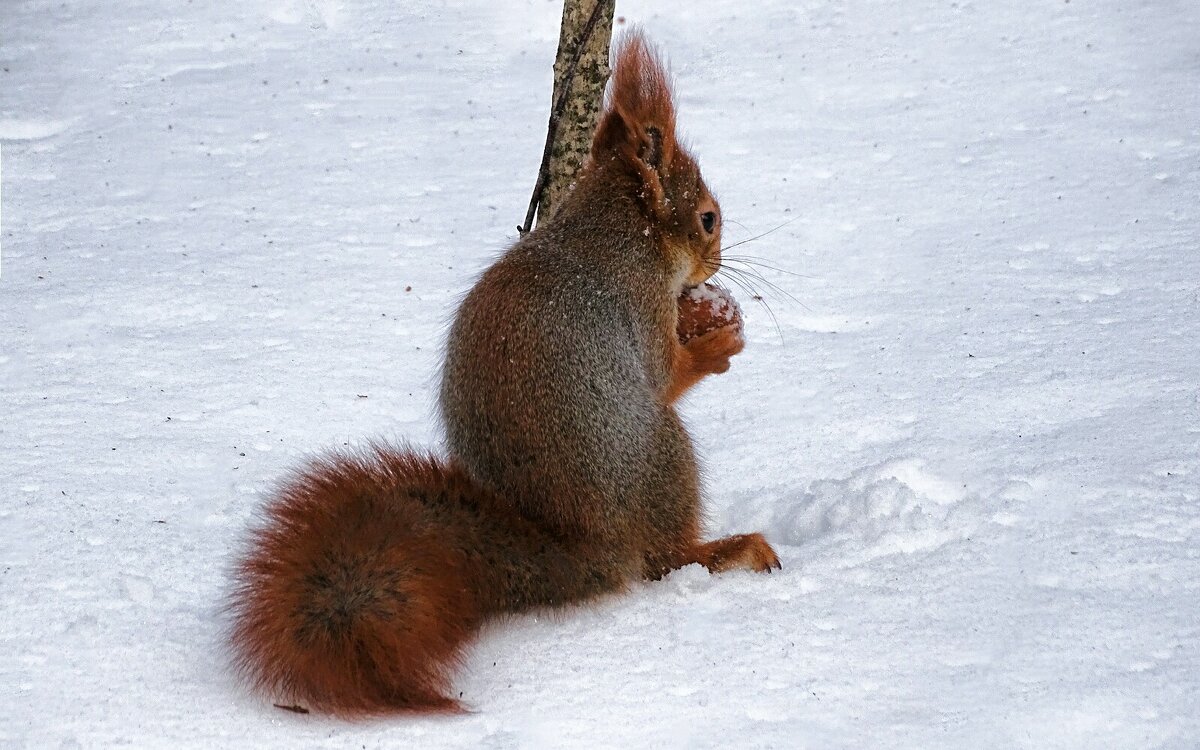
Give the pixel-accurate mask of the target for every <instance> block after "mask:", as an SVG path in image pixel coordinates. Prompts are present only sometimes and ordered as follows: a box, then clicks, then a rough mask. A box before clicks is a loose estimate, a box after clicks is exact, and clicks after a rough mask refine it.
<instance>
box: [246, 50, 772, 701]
mask: <svg viewBox="0 0 1200 750" xmlns="http://www.w3.org/2000/svg"><path fill="white" fill-rule="evenodd" d="M719 211H720V209H719V207H718V205H717V203H716V200H715V199H714V198H713V197H712V195H711V193H710V192H709V191H708V188H707V187H706V186H705V184H704V181H703V179H701V177H700V171H699V167H698V166H697V165H696V162H695V160H694V159H693V158H692V156H691V155H690V154H689V153H688V152H687V151H686V149H684V148H683V146H682V145H681V144H679V142H678V141H677V139H676V134H675V110H674V105H673V103H672V100H671V92H670V87H669V85H668V82H667V76H666V73H665V71H664V68H663V66H662V64H661V63H660V62H659V60H658V59H657V57H656V56H655V55H654V53H653V52H652V50H651V49H650V47H649V46H648V45H647V44H646V42H645V41H644V40H643V39H642V37H641V36H640V35H639V34H636V33H634V34H631V35H629V36H627V37H626V38H625V40H624V43H623V44H622V45H621V46H620V48H619V51H618V53H617V55H616V64H615V68H614V74H613V82H612V88H611V89H610V95H609V100H608V105H607V107H606V111H605V114H604V115H603V116H602V118H601V122H600V124H599V126H598V127H597V130H596V135H595V138H594V142H593V146H592V154H591V158H590V160H589V162H588V164H587V165H586V166H585V168H584V169H583V171H582V173H581V174H580V177H579V179H578V182H577V184H576V185H575V187H574V189H573V190H572V191H571V192H570V194H569V195H568V196H567V197H566V199H565V200H564V201H563V203H562V205H561V206H560V207H559V208H558V210H557V211H556V212H555V214H554V216H553V218H552V219H551V220H550V221H548V222H547V223H546V224H545V225H543V226H539V227H538V229H536V230H535V231H534V232H532V233H530V234H529V235H527V236H526V237H525V238H524V239H522V240H521V241H520V242H519V243H517V245H515V246H514V247H513V248H511V249H510V250H509V251H508V252H507V253H506V254H505V255H504V256H503V257H502V258H501V259H500V260H499V261H497V263H496V264H495V265H493V266H492V267H491V268H490V269H489V270H488V271H487V272H486V273H485V274H484V275H483V277H482V278H481V279H480V280H479V282H478V283H477V284H476V285H475V288H474V289H473V290H472V291H471V293H470V294H469V295H468V296H467V298H466V299H465V300H464V302H463V304H462V306H461V308H460V309H459V312H458V315H457V317H456V320H455V323H454V327H453V329H452V331H451V333H450V337H449V341H448V345H447V352H446V358H445V363H444V369H443V373H442V376H443V377H442V388H441V393H440V406H441V412H442V416H443V419H444V421H445V423H446V432H447V437H448V440H449V447H450V453H451V456H452V460H451V461H450V462H448V463H447V462H439V461H437V460H435V459H432V458H428V457H423V456H419V455H415V454H413V453H412V452H410V451H407V450H404V449H391V448H386V447H376V448H374V449H373V450H372V451H371V452H370V453H368V454H365V455H340V456H333V457H330V458H326V459H322V460H318V461H315V462H314V463H313V464H311V465H310V466H309V467H308V468H307V469H306V470H304V471H302V472H300V473H299V474H297V475H296V476H294V477H293V478H292V479H291V480H290V481H289V482H288V483H286V484H285V485H283V487H282V488H281V489H280V490H279V491H278V493H277V494H276V495H275V497H274V498H273V500H272V501H271V502H270V503H269V504H268V506H267V509H266V517H265V519H264V523H263V524H262V525H261V526H260V527H259V529H258V530H257V531H256V532H254V535H253V538H252V540H251V544H250V548H249V551H248V553H247V555H246V557H245V559H244V561H243V562H242V564H241V566H240V567H239V569H238V573H237V581H238V588H237V590H236V591H235V593H234V596H233V600H232V610H233V614H234V621H235V626H234V631H233V634H232V643H233V646H234V650H235V655H236V658H237V660H238V664H239V665H240V667H241V669H242V671H243V673H244V674H245V675H246V676H247V677H248V678H249V679H250V680H251V681H252V682H253V683H254V684H255V685H257V686H259V687H260V688H262V689H264V690H267V691H270V692H273V693H275V694H278V695H281V696H282V697H284V698H285V699H286V700H291V701H296V702H299V703H301V704H307V705H308V706H310V707H312V708H316V709H320V710H324V711H328V712H332V713H336V714H340V715H344V716H360V715H369V714H379V713H386V712H391V711H400V710H414V709H416V710H432V711H455V710H459V704H458V703H457V701H455V700H454V699H452V698H450V697H448V695H447V693H448V691H449V690H448V689H449V675H450V672H451V669H452V667H453V666H454V664H455V662H456V661H457V660H458V659H459V658H460V656H461V654H462V652H463V648H464V646H465V645H466V644H467V643H468V642H469V640H470V638H471V637H472V636H473V634H474V633H475V631H476V630H477V629H478V627H479V626H480V624H481V623H483V622H484V621H486V620H488V619H491V618H495V617H497V616H500V615H503V614H505V613H517V612H522V611H526V610H528V609H530V608H534V607H546V606H557V605H562V604H565V603H570V602H580V601H586V600H589V599H593V598H595V597H597V596H600V595H603V594H605V593H610V592H616V591H620V590H621V589H623V588H624V587H626V586H627V585H628V583H629V582H631V581H634V580H638V579H643V578H656V577H659V576H661V575H663V574H664V573H666V572H668V571H669V570H671V569H673V568H676V567H679V566H681V565H686V564H689V563H693V562H698V563H701V564H703V565H706V566H707V567H708V568H709V569H710V570H712V571H714V572H716V571H723V570H728V569H731V568H737V567H742V568H749V569H751V570H758V571H769V570H770V569H771V568H776V567H778V566H779V561H778V559H777V558H776V556H775V553H774V552H773V551H772V550H771V548H770V545H768V544H767V543H766V541H765V540H764V539H763V538H762V536H761V535H758V534H750V535H745V536H737V537H730V538H728V539H723V540H718V541H715V542H708V543H704V542H702V541H701V537H700V535H701V509H700V481H699V475H698V470H697V465H696V459H695V456H694V453H693V450H692V444H691V440H690V438H689V437H688V434H687V432H686V430H685V429H684V427H683V424H682V423H681V422H680V420H679V417H678V415H677V414H676V412H675V409H674V406H673V404H674V402H675V400H676V399H677V398H678V397H679V396H680V395H681V394H682V393H683V392H684V391H686V390H687V389H688V388H690V387H691V386H692V385H694V384H695V383H696V382H697V381H699V380H700V379H701V378H702V377H704V376H705V375H707V374H709V373H714V372H724V371H725V370H726V369H728V367H729V358H730V357H731V356H733V355H734V354H736V353H737V352H738V351H740V350H741V347H742V338H741V329H740V326H726V327H724V328H719V329H717V330H714V331H711V332H709V333H706V334H704V335H702V336H698V337H696V338H694V339H690V340H689V341H688V342H687V343H686V344H681V343H680V341H679V339H678V337H677V336H676V327H677V299H678V297H679V294H680V292H681V290H682V289H683V288H684V286H686V285H694V284H697V283H700V282H702V281H703V280H704V279H706V278H707V277H708V276H710V275H711V274H712V272H713V271H714V270H716V268H717V265H718V264H719V259H720V223H719Z"/></svg>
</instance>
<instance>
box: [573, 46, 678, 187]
mask: <svg viewBox="0 0 1200 750" xmlns="http://www.w3.org/2000/svg"><path fill="white" fill-rule="evenodd" d="M612 67H613V72H612V78H611V79H610V81H609V88H608V97H607V101H606V103H605V107H604V114H603V115H601V117H600V124H599V125H597V126H596V135H595V137H593V139H592V158H593V159H595V160H596V161H602V160H603V159H604V158H605V157H606V156H613V155H615V156H618V157H620V158H622V159H624V160H625V161H627V162H629V163H630V165H631V166H633V167H634V168H635V169H636V170H637V171H638V172H640V173H642V176H643V178H644V179H645V181H646V182H647V183H651V184H649V185H647V186H648V187H650V188H651V189H652V191H653V192H655V193H658V194H661V191H662V185H661V183H662V178H663V176H665V174H666V173H667V172H668V171H669V170H670V167H671V163H672V161H673V160H674V158H675V152H676V143H675V103H674V101H673V99H672V95H671V84H670V82H669V80H668V78H667V72H666V69H665V67H664V66H663V63H662V60H661V59H660V58H659V56H658V54H657V53H656V52H655V50H654V48H653V47H651V46H650V43H649V42H647V41H646V39H645V37H644V36H642V33H641V31H640V30H639V29H636V28H635V29H632V30H630V31H629V32H627V33H626V34H625V35H624V36H623V37H621V39H620V40H619V41H618V42H617V46H616V50H615V52H614V54H613V66H612Z"/></svg>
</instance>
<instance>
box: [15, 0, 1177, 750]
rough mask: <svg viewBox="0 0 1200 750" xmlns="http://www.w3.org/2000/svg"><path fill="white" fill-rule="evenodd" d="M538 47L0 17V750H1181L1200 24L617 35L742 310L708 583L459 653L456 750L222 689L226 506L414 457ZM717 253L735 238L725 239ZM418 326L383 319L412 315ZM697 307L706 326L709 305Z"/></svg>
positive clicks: (1046, 20)
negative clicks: (739, 256)
mask: <svg viewBox="0 0 1200 750" xmlns="http://www.w3.org/2000/svg"><path fill="white" fill-rule="evenodd" d="M558 12H559V6H558V5H557V4H556V3H551V2H547V1H546V0H514V1H513V2H507V3H487V2H481V1H480V0H471V1H469V2H463V3H449V4H447V3H435V2H423V1H417V0H413V2H405V3H396V2H382V1H381V0H362V2H354V3H349V2H336V1H333V0H325V1H322V2H299V1H298V0H288V1H286V2H281V1H277V0H252V2H247V3H240V4H236V5H228V4H214V3H188V4H174V5H171V6H170V7H166V6H162V5H160V4H156V3H150V2H145V1H143V0H134V1H133V2H129V3H99V2H91V3H71V4H60V3H57V2H44V1H42V0H14V1H13V2H9V3H7V4H6V7H5V11H4V14H3V18H2V20H0V32H2V35H3V39H4V43H3V45H0V145H2V146H3V156H4V159H3V230H2V232H3V233H2V235H0V240H2V242H3V277H2V278H0V331H3V333H2V334H0V382H2V383H3V387H2V388H0V414H3V416H4V418H3V420H0V480H2V482H0V487H2V488H3V503H2V504H0V540H2V544H0V570H2V575H0V597H2V599H0V606H2V608H3V611H4V618H3V621H2V622H0V652H2V653H4V654H5V655H6V656H7V658H5V659H4V660H3V662H2V663H0V716H3V717H4V718H3V720H0V745H2V746H4V747H35V748H43V747H109V746H114V745H121V744H126V745H132V746H135V747H146V748H151V747H172V748H178V747H228V746H250V747H258V746H279V747H295V746H304V747H331V748H332V747H356V748H357V747H363V746H366V747H377V746H382V745H385V744H386V745H389V746H392V745H395V746H417V747H491V748H509V747H589V748H591V747H779V748H794V747H814V748H832V747H864V746H867V747H880V748H886V747H897V748H911V747H955V748H957V747H1030V748H1059V747H1061V748H1093V747H1105V748H1148V747H1165V748H1190V747H1195V746H1196V745H1197V743H1200V719H1198V717H1200V648H1198V646H1197V643H1198V641H1200V605H1197V601H1198V600H1200V590H1198V589H1200V357H1198V356H1197V352H1198V351H1200V350H1198V344H1197V339H1198V337H1200V324H1198V322H1197V321H1198V320H1200V253H1198V252H1197V239H1198V237H1200V231H1198V229H1200V221H1198V219H1200V213H1198V211H1200V209H1198V206H1197V196H1200V85H1198V84H1200V63H1198V59H1197V56H1196V46H1195V43H1196V39H1197V38H1200V6H1198V5H1196V4H1195V3H1193V2H1188V1H1186V0H1162V1H1160V2H1155V3H1128V2H1120V1H1119V0H1093V1H1092V2H1083V1H1082V0H1073V1H1071V2H1061V1H1059V0H1055V1H1054V2H1051V1H1049V0H1046V1H1042V2H1032V1H1030V0H1019V1H1018V2H1013V3H985V2H978V0H913V1H912V2H907V3H891V2H883V1H882V0H869V1H868V2H862V3H847V2H838V1H836V0H835V1H833V2H828V1H823V2H802V3H790V2H782V1H781V0H765V1H764V2H761V3H756V4H754V5H753V6H747V5H746V4H745V3H742V2H734V0H710V1H708V0H706V1H705V2H699V3H693V4H689V6H688V8H687V9H686V11H679V10H675V9H666V7H665V6H663V5H662V4H658V3H653V2H649V1H648V0H636V1H631V2H628V3H626V2H622V3H621V7H620V8H619V10H618V14H619V15H622V16H624V17H626V18H627V19H629V20H630V21H636V22H639V23H642V24H643V25H644V26H645V27H646V29H647V31H648V32H649V34H650V35H651V36H652V37H653V38H654V39H656V40H657V41H658V42H660V43H661V44H663V45H664V47H665V48H666V50H667V52H668V54H669V56H670V57H671V59H672V60H673V65H674V71H675V76H676V79H677V88H678V94H679V99H680V115H679V120H680V123H681V126H682V128H683V130H684V131H685V132H686V134H687V135H688V136H689V141H690V144H691V147H692V149H693V151H694V152H695V153H696V154H697V156H698V157H699V159H700V162H701V164H702V166H703V168H704V171H705V177H706V179H707V181H708V183H709V185H710V186H711V187H712V188H713V189H714V190H715V191H716V192H717V194H718V195H719V197H720V199H721V207H722V216H723V218H724V220H725V223H726V225H725V229H724V235H725V241H726V243H727V244H732V243H733V242H736V241H738V240H739V239H744V238H746V237H750V236H753V235H755V234H759V233H761V232H763V231H766V230H768V229H771V228H773V227H775V226H778V225H780V224H782V223H783V222H785V221H788V220H789V219H793V218H794V217H799V218H797V219H796V220H795V221H793V222H792V223H791V224H788V225H787V226H785V227H783V228H781V229H779V231H777V232H775V233H774V234H772V235H769V236H767V237H764V238H762V239H760V240H758V241H755V242H753V243H750V244H747V245H745V246H743V247H741V248H738V250H739V251H742V250H744V251H745V252H746V253H747V254H752V255H755V256H758V257H761V258H764V259H765V261H764V262H765V263H768V264H769V265H770V266H774V267H778V268H781V269H786V270H788V271H791V272H794V273H796V274H801V276H794V275H789V274H783V273H778V272H776V271H772V270H770V269H765V268H764V269H761V271H762V273H763V274H764V276H765V277H766V279H767V280H768V281H770V282H771V283H772V284H775V285H777V286H779V287H781V288H782V289H783V291H785V292H786V293H787V294H790V295H792V296H794V297H795V298H796V300H797V301H796V302H792V301H790V300H789V299H788V298H787V297H786V296H784V295H783V294H780V293H777V292H774V291H772V290H771V289H770V288H769V287H768V286H767V285H765V284H764V285H761V286H759V287H758V289H759V291H760V292H762V293H763V295H764V297H766V299H767V302H768V303H769V304H770V306H771V312H773V315H774V318H775V319H776V320H777V321H778V327H776V324H775V322H774V321H773V320H772V316H771V314H769V313H768V311H767V310H764V309H762V308H761V307H759V306H758V305H755V304H751V303H750V301H749V300H748V299H747V298H746V296H744V295H742V294H741V293H740V292H739V295H740V296H741V301H742V304H743V307H744V309H745V330H746V335H747V337H748V344H747V347H746V350H745V352H744V353H743V354H741V355H739V356H738V357H737V358H736V359H735V362H734V365H733V368H732V369H731V371H730V372H729V373H728V374H726V375H722V376H720V377H716V378H712V379H711V380H710V381H708V382H706V383H705V384H703V385H701V386H700V387H699V388H698V389H697V390H696V391H695V393H694V394H692V395H691V396H690V397H689V399H688V401H687V404H686V406H685V409H684V410H685V416H686V418H687V419H688V421H689V423H690V424H691V425H692V428H693V433H694V436H695V439H696V442H697V444H698V445H699V447H700V449H701V451H702V453H703V455H704V457H705V459H706V476H707V483H708V488H709V493H708V494H709V497H710V508H711V517H712V524H711V525H712V530H713V533H714V534H716V533H730V532H735V531H738V532H740V531H752V530H761V531H763V532H764V533H765V534H766V535H767V537H768V538H769V539H770V540H771V541H772V542H773V543H775V544H776V545H777V549H778V550H779V552H780V557H781V559H782V561H783V566H784V569H783V570H782V571H781V572H778V573H775V574H773V575H770V576H755V575H751V574H747V573H731V574H726V575H722V576H717V577H712V576H709V575H708V574H707V573H706V572H705V571H703V570H701V569H699V568H694V567H693V568H688V569H684V570H680V571H677V572H676V573H674V574H672V575H671V576H669V577H668V578H667V579H666V580H664V581H660V582H656V583H647V584H645V585H644V586H640V587H638V588H637V590H635V591H634V592H632V593H631V594H630V595H629V596H627V597H624V598H621V599H615V600H611V601H606V602H603V603H600V604H597V605H595V606H590V607H586V608H582V609H577V610H573V611H568V612H564V613H562V615H561V616H558V617H553V618H537V619H535V618H526V619H518V620H513V621H510V622H505V623H499V624H497V625H496V626H494V627H491V628H489V629H488V631H487V632H486V633H485V634H484V636H483V637H482V638H481V640H480V641H479V644H478V646H477V647H476V648H475V650H474V651H473V652H472V655H471V657H470V659H469V661H468V663H467V665H466V667H465V668H464V669H463V671H462V672H461V674H460V675H459V677H458V679H457V682H456V686H457V689H458V690H459V691H461V692H462V694H463V698H464V700H465V701H466V702H467V703H468V704H469V705H470V706H471V707H472V708H473V709H474V713H471V714H469V715H467V716H463V717H458V718H442V719H420V718H396V719H390V720H386V721H376V722H367V723H357V724H353V723H345V722H339V721H334V720H330V719H327V718H324V717H320V716H315V715H308V716H298V715H293V714H289V713H285V712H283V711H280V710H278V709H275V708H272V707H271V706H270V702H269V701H267V700H265V699H263V698H261V697H258V696H253V695H250V694H248V693H247V692H246V691H245V690H244V689H243V688H242V686H240V685H239V684H237V683H236V682H235V681H233V679H232V678H231V677H230V675H229V673H228V671H227V669H226V665H225V653H224V650H223V646H222V628H223V627H224V621H223V619H222V615H221V611H220V603H221V601H222V597H223V596H224V593H225V591H226V590H227V572H228V569H229V566H230V564H231V562H232V560H233V558H234V555H235V554H236V550H237V548H238V544H239V542H240V539H241V536H242V534H243V532H244V529H245V528H246V526H247V524H248V523H249V521H250V520H251V518H252V517H253V513H254V510H255V508H256V507H257V505H258V503H259V502H260V501H261V498H262V497H263V494H264V493H265V492H266V491H268V490H269V489H270V487H271V486H272V484H273V482H274V481H275V480H276V479H277V478H278V477H280V476H281V475H282V474H283V473H284V472H285V470H286V469H287V468H288V467H291V466H293V465H295V464H296V463H297V462H298V461H299V460H300V459H301V458H302V457H303V456H304V455H306V454H309V453H311V452H315V451H319V450H321V449H322V448H323V447H327V446H328V447H333V446H339V445H343V444H346V443H354V442H358V443H361V442H363V441H365V440H367V439H369V438H371V437H376V436H382V437H385V438H394V439H401V438H403V439H408V440H411V441H413V442H414V443H418V444H434V443H436V442H437V440H438V435H437V427H436V424H435V421H434V418H433V414H434V410H433V398H434V390H435V388H434V384H435V374H436V368H437V363H438V357H439V349H440V346H441V342H442V339H443V336H444V333H445V325H446V322H447V321H448V319H449V317H450V315H451V314H452V311H453V308H454V304H455V302H456V300H457V299H458V298H459V297H460V296H461V295H462V294H463V293H464V292H465V290H466V289H467V288H468V287H469V285H470V284H471V282H472V279H473V278H474V277H475V276H476V275H477V274H478V273H479V272H480V271H481V270H482V269H483V268H484V267H485V266H486V264H487V263H488V262H489V261H490V260H491V259H492V258H494V257H495V256H496V254H497V253H499V252H500V251H502V249H503V248H504V247H505V245H506V244H507V243H509V242H511V241H512V240H513V239H514V237H515V234H516V231H515V227H516V224H517V223H518V222H519V221H520V220H521V216H522V215H523V212H524V207H525V204H526V202H527V200H528V192H529V190H530V188H531V186H532V183H533V178H534V174H535V171H536V168H537V162H538V159H539V158H540V154H541V146H542V138H543V136H544V128H545V121H546V110H547V106H548V100H549V86H550V61H551V60H552V56H553V52H554V47H555V44H556V42H557V31H558V29H557V23H558V18H557V14H558ZM735 221H736V222H738V224H735V223H734V222H735ZM409 287H411V291H409V290H408V289H409ZM735 289H736V288H735Z"/></svg>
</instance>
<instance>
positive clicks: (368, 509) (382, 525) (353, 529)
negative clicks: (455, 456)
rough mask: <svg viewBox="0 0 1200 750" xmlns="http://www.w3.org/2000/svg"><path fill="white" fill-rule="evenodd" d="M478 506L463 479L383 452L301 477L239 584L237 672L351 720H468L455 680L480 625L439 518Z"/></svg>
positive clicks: (289, 487)
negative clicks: (452, 716) (405, 714)
mask: <svg viewBox="0 0 1200 750" xmlns="http://www.w3.org/2000/svg"><path fill="white" fill-rule="evenodd" d="M473 494H475V495H477V494H478V493H477V492H476V491H474V489H473V487H472V485H471V483H470V482H469V480H468V479H467V478H466V477H465V475H463V474H462V472H460V471H458V470H456V469H453V468H451V467H448V466H446V465H444V464H442V463H440V462H438V461H436V460H434V459H432V458H429V457H423V456H418V455H414V454H412V453H410V452H407V451H402V450H395V449H390V448H382V447H377V448H375V450H374V451H373V452H372V453H371V454H366V455H343V456H335V457H331V458H325V459H320V460H317V461H314V462H313V463H312V464H310V465H309V467H308V468H307V469H305V470H304V471H302V472H300V473H299V474H297V475H295V476H293V477H292V478H291V480H289V481H288V482H287V483H286V484H285V485H284V486H283V487H282V488H281V489H280V490H279V491H278V492H277V493H276V495H275V497H274V498H273V499H272V500H271V501H270V503H269V504H268V505H267V507H266V508H265V518H264V519H263V523H262V524H261V525H260V526H259V528H258V529H257V530H255V531H254V532H253V536H252V538H251V539H250V545H249V549H248V551H247V553H246V556H245V557H244V559H243V560H242V561H241V563H240V565H239V566H238V568H237V571H236V574H235V577H236V588H235V590H234V592H233V596H232V599H231V601H230V610H231V612H232V615H233V631H232V633H231V641H232V645H233V650H234V659H235V662H236V664H237V667H238V668H239V670H240V671H241V673H242V674H243V675H244V676H245V677H246V678H247V679H248V680H249V681H250V682H252V683H253V684H255V685H256V686H257V687H259V688H260V689H263V690H264V691H268V692H270V693H273V694H275V695H277V696H279V697H280V699H281V700H286V701H289V702H295V703H297V704H299V705H301V706H303V707H305V708H313V709H316V710H321V711H325V712H328V713H333V714H338V715H342V716H347V717H352V716H365V715H371V714H381V713H391V712H396V711H405V710H418V711H435V712H436V711H458V710H460V706H459V704H458V702H457V701H456V700H454V699H452V698H450V697H447V695H446V693H447V690H448V685H449V676H450V670H451V668H452V667H453V666H455V663H456V661H457V660H458V659H459V658H460V656H461V654H462V650H463V647H464V645H465V644H466V643H467V641H468V640H469V639H470V637H471V636H472V635H473V634H474V632H475V631H476V630H477V628H478V626H479V624H480V622H481V620H482V617H483V613H482V612H481V611H480V610H481V604H480V602H479V596H478V594H477V593H476V589H475V587H474V586H473V585H471V581H472V580H473V579H474V578H476V576H474V575H472V574H473V572H474V571H472V570H470V569H469V568H471V567H473V565H472V564H471V558H470V554H469V550H467V549H464V547H465V546H466V545H465V544H464V541H466V540H463V539H454V538H447V536H448V535H449V536H451V537H453V535H454V524H453V523H451V524H449V525H447V524H446V523H444V522H439V518H438V517H439V516H440V515H445V514H446V513H451V512H452V511H451V510H448V508H452V507H455V506H459V505H461V504H463V503H466V505H467V506H468V507H469V506H471V505H472V504H473V503H475V502H476V500H475V498H472V497H470V496H471V495H473ZM460 496H461V497H460Z"/></svg>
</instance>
